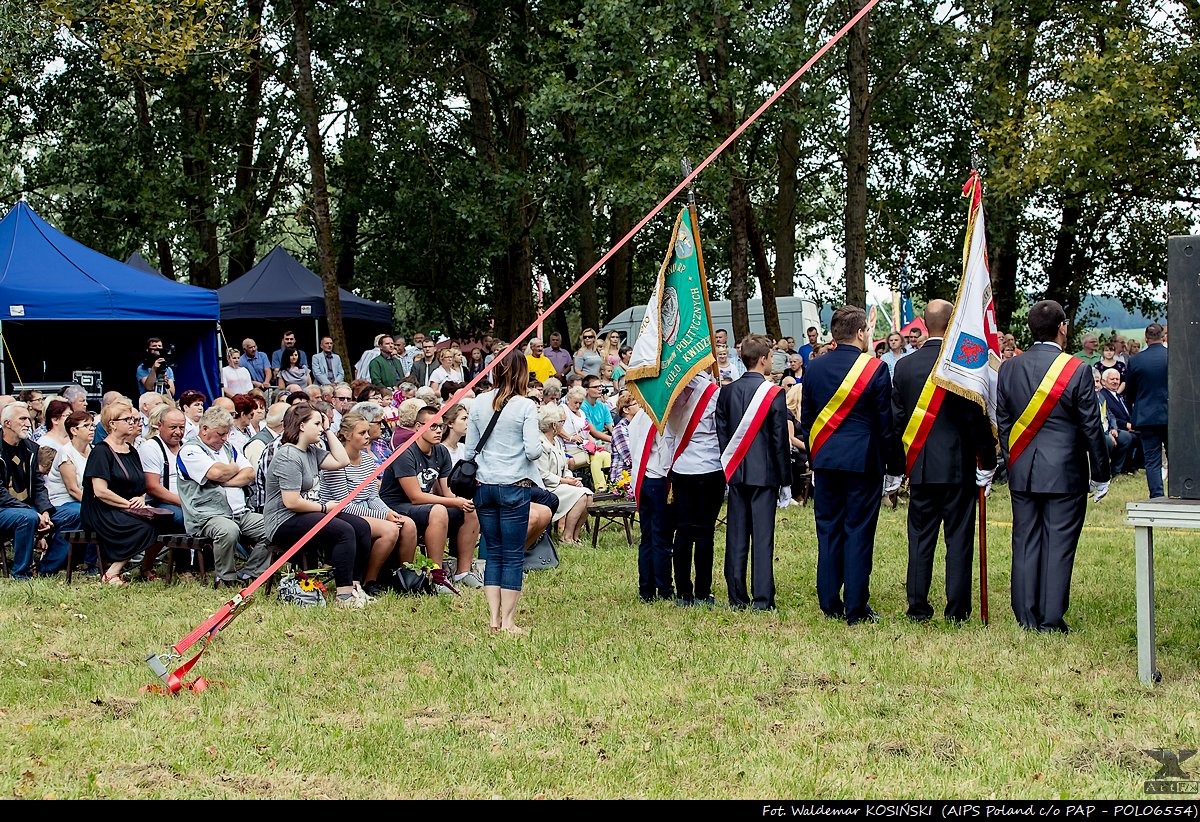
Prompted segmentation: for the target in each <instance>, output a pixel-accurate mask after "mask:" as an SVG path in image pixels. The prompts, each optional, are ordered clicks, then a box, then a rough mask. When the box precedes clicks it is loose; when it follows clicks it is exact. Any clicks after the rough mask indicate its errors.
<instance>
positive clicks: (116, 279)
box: [0, 202, 221, 398]
mask: <svg viewBox="0 0 1200 822" xmlns="http://www.w3.org/2000/svg"><path fill="white" fill-rule="evenodd" d="M219 317H220V302H219V300H218V298H217V293H216V292H215V291H212V290H210V289H207V288H195V287H193V286H190V285H184V284H183V283H178V282H175V281H173V280H168V279H167V278H165V277H162V276H160V275H155V274H146V273H143V272H141V271H138V270H137V269H136V268H133V267H131V266H128V265H126V264H125V263H122V262H120V261H118V260H114V259H112V258H111V257H106V256H105V255H103V254H101V253H100V252H98V251H93V250H92V249H90V248H88V247H87V246H85V245H83V244H81V243H78V242H76V241H75V240H72V239H71V238H70V237H68V236H66V235H65V234H63V233H62V232H60V231H57V230H55V229H54V228H52V227H51V226H50V225H49V224H48V223H46V222H45V221H44V220H42V219H41V218H40V217H38V216H37V214H35V213H34V212H33V209H32V208H30V207H29V206H28V205H27V204H26V203H25V202H19V203H17V204H16V205H15V206H13V208H12V210H11V211H9V212H8V214H7V215H6V216H5V217H4V219H3V220H0V320H2V321H3V323H4V332H5V336H6V337H7V338H9V340H10V342H9V348H10V349H11V354H12V356H13V357H14V361H15V362H14V364H15V365H16V366H17V367H18V368H19V367H20V366H21V365H22V364H24V365H26V369H25V371H26V373H24V374H23V375H22V376H24V377H25V378H26V379H27V380H31V379H35V378H36V373H34V371H33V370H32V369H30V368H29V367H28V366H29V364H30V363H36V362H37V361H39V360H40V361H41V362H42V363H43V369H42V371H43V374H42V377H43V378H46V377H49V376H53V377H56V378H57V377H60V376H63V377H69V376H70V371H71V370H74V369H97V366H102V369H97V370H104V371H105V387H106V388H108V389H110V390H114V389H115V390H118V391H122V392H124V393H127V394H130V395H132V396H135V397H136V396H137V385H136V380H135V378H134V371H135V369H136V367H137V362H138V361H140V360H141V355H142V352H143V351H144V349H145V346H144V343H145V339H146V337H149V336H152V335H154V336H159V337H162V338H163V339H164V340H165V341H167V342H168V343H169V344H171V343H173V344H174V345H175V346H176V355H175V359H176V367H175V385H176V389H177V390H184V389H187V388H196V389H199V390H201V391H204V393H205V394H207V395H208V396H209V397H210V398H211V397H214V396H219V395H220V384H221V383H220V371H221V370H220V363H219V362H218V359H217V321H218V320H219ZM108 320H131V321H136V322H135V323H120V324H115V325H114V324H112V323H108V324H105V325H99V322H102V321H108ZM44 321H70V322H71V323H72V324H73V325H72V327H71V328H70V329H56V330H54V331H50V330H49V329H46V328H44V327H43V326H42V325H41V324H42V323H43V322H44ZM93 322H95V323H97V325H95V326H94V325H92V323H93ZM183 323H186V325H181V324H183ZM14 324H15V325H16V326H17V329H13V328H12V325H14ZM84 324H86V325H84ZM30 327H33V329H32V331H31V330H30ZM38 329H41V330H40V331H39V330H38ZM14 332H15V333H14ZM13 337H18V338H20V337H25V342H27V346H25V347H24V350H22V346H21V345H15V346H14V345H13V343H12V339H13ZM54 345H58V346H59V347H60V348H61V347H63V346H64V345H65V346H67V347H68V348H69V355H60V356H56V354H61V352H57V351H54V350H52V349H53V347H54ZM51 362H52V363H53V364H54V368H51V367H50V365H49V363H51ZM114 363H118V364H120V365H119V368H120V369H122V370H124V369H127V372H125V373H122V371H113V367H114V365H113V364H114ZM63 368H65V369H66V373H65V375H64V374H62V373H61V369H63ZM52 371H53V372H54V373H53V374H51V373H50V372H52ZM126 373H127V375H128V376H126V375H125V374H126ZM7 376H9V377H10V378H11V376H12V375H7ZM65 381H66V380H65V379H64V382H65ZM10 382H11V379H10Z"/></svg>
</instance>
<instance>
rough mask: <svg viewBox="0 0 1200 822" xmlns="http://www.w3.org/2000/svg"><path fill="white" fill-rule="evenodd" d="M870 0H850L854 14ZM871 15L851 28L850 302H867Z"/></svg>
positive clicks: (848, 138) (848, 62)
mask: <svg viewBox="0 0 1200 822" xmlns="http://www.w3.org/2000/svg"><path fill="white" fill-rule="evenodd" d="M866 4H867V0H850V15H851V16H854V15H855V14H857V13H858V12H859V11H861V10H862V9H863V7H864V6H865V5H866ZM870 25H871V16H870V15H867V16H866V17H864V18H863V19H862V20H860V21H859V22H858V24H857V25H856V26H855V27H854V28H853V29H851V31H850V33H849V35H848V36H847V38H846V39H847V40H848V41H849V44H850V47H849V49H848V53H847V59H846V73H847V75H848V76H849V79H850V126H849V128H848V129H847V132H846V214H845V226H846V304H847V305H856V306H858V307H859V308H866V305H867V162H868V156H869V152H870V142H871V94H870V82H871V78H870V73H869V71H870V56H869V53H868V49H867V46H868V35H869V32H870Z"/></svg>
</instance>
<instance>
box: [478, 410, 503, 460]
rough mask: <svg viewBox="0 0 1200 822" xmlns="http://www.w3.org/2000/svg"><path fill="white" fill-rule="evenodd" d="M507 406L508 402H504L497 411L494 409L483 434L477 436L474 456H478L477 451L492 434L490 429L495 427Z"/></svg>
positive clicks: (480, 449)
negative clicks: (477, 440) (477, 442)
mask: <svg viewBox="0 0 1200 822" xmlns="http://www.w3.org/2000/svg"><path fill="white" fill-rule="evenodd" d="M507 407H508V403H505V404H504V405H503V406H502V407H501V408H500V410H499V411H496V412H494V413H493V414H492V421H491V422H489V423H488V424H487V428H486V429H484V432H483V436H482V437H480V438H479V445H477V446H475V455H476V456H478V455H479V452H480V451H482V450H483V446H484V444H485V443H487V441H488V437H490V436H491V435H492V429H493V428H495V427H496V423H497V422H498V421H499V419H500V415H501V414H503V413H504V409H505V408H507Z"/></svg>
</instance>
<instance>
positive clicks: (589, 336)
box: [584, 334, 596, 340]
mask: <svg viewBox="0 0 1200 822" xmlns="http://www.w3.org/2000/svg"><path fill="white" fill-rule="evenodd" d="M584 339H585V340H594V339H596V338H595V337H593V336H592V335H591V334H589V335H588V336H586V337H584Z"/></svg>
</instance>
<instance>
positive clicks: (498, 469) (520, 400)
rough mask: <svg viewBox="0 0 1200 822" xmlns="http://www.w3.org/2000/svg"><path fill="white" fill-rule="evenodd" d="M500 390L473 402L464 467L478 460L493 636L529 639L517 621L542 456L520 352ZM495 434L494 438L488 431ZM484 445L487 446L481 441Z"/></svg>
mask: <svg viewBox="0 0 1200 822" xmlns="http://www.w3.org/2000/svg"><path fill="white" fill-rule="evenodd" d="M492 377H493V379H494V380H495V384H496V388H495V390H493V391H488V392H487V393H485V394H482V395H480V396H479V397H478V398H477V399H476V400H475V401H474V402H472V403H471V411H470V413H469V415H468V417H467V452H466V455H465V458H464V463H465V462H469V461H471V460H474V461H475V466H476V475H475V476H476V480H477V482H478V487H477V489H476V491H475V512H476V515H477V516H478V517H479V528H480V531H481V533H482V535H483V538H484V539H485V540H486V541H487V546H488V561H487V567H486V569H485V572H484V587H483V590H484V593H485V594H486V595H487V601H488V611H489V615H490V621H489V630H490V631H491V633H497V632H501V631H502V632H504V633H508V634H517V635H521V634H526V633H528V631H527V630H526V629H524V628H521V627H519V626H518V625H517V624H516V621H515V614H516V610H517V603H518V602H519V601H520V599H521V582H522V574H523V572H524V566H525V544H526V537H527V530H528V527H529V495H530V489H531V488H532V487H534V486H535V485H538V479H539V475H538V469H537V460H538V458H539V457H541V456H542V437H541V434H540V433H539V431H538V424H537V406H536V405H534V403H533V400H531V399H529V398H528V397H527V396H525V395H526V393H528V390H529V365H528V363H527V361H526V359H525V356H524V355H523V354H521V352H520V349H518V348H517V347H515V346H514V347H513V348H511V349H510V350H509V351H508V352H506V353H505V354H504V356H503V357H502V358H501V360H500V363H499V364H498V365H497V366H496V367H495V369H494V370H493V372H492ZM489 427H490V428H491V429H492V430H491V432H490V433H489V434H487V435H486V436H483V434H484V432H485V431H487V430H488V429H489ZM481 440H482V441H481Z"/></svg>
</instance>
